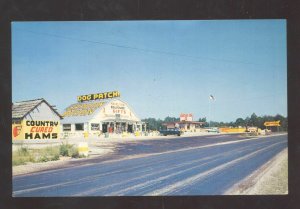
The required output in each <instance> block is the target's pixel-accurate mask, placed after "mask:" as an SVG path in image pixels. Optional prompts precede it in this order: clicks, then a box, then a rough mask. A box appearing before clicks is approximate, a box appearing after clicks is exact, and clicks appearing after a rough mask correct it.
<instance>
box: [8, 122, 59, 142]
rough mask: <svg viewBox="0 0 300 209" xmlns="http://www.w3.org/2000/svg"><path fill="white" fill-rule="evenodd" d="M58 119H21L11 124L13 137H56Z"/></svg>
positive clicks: (57, 134)
mask: <svg viewBox="0 0 300 209" xmlns="http://www.w3.org/2000/svg"><path fill="white" fill-rule="evenodd" d="M59 127H60V122H59V121H44V120H42V121H34V120H23V121H21V123H20V124H13V125H12V138H13V139H21V140H22V139H58V138H59Z"/></svg>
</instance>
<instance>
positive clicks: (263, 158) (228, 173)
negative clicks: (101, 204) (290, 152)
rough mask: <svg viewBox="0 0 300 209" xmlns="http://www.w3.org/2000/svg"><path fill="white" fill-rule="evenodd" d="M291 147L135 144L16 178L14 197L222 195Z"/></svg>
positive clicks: (195, 141) (186, 141)
mask: <svg viewBox="0 0 300 209" xmlns="http://www.w3.org/2000/svg"><path fill="white" fill-rule="evenodd" d="M122 144H123V145H124V143H122ZM286 147H287V134H283V135H274V136H264V137H253V138H241V137H239V136H237V135H215V136H205V137H204V136H195V137H174V138H171V139H165V138H163V137H162V139H155V140H151V141H150V140H149V141H141V142H139V141H136V142H135V143H128V144H126V145H124V146H120V148H119V151H118V152H117V153H115V154H114V155H111V156H108V157H106V158H98V159H92V160H90V161H89V160H85V161H84V162H85V163H84V164H82V163H81V164H78V165H75V166H72V167H68V168H64V169H54V170H48V171H43V172H38V173H33V174H27V175H20V176H15V177H13V196H14V197H57V196H153V195H159V196H168V195H176V196H178V195H221V194H223V193H224V192H225V191H226V190H227V189H229V188H230V187H232V186H233V185H234V184H235V183H237V182H238V181H240V180H242V179H243V178H245V177H246V176H248V175H249V174H251V173H252V172H254V171H255V170H257V169H258V168H259V167H260V166H261V165H263V164H264V163H266V162H267V161H268V160H270V159H271V158H272V157H274V156H275V155H276V154H277V153H279V152H280V151H282V150H283V149H284V148H286Z"/></svg>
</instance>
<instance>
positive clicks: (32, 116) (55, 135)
mask: <svg viewBox="0 0 300 209" xmlns="http://www.w3.org/2000/svg"><path fill="white" fill-rule="evenodd" d="M61 118H62V117H61V115H60V114H59V113H58V112H57V111H56V109H55V108H54V106H51V105H50V104H49V103H48V102H47V101H46V100H45V99H43V98H42V99H34V100H27V101H22V102H15V103H13V104H12V139H13V140H15V139H20V140H24V139H59V138H60V136H59V131H60V119H61Z"/></svg>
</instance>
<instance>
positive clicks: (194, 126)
mask: <svg viewBox="0 0 300 209" xmlns="http://www.w3.org/2000/svg"><path fill="white" fill-rule="evenodd" d="M204 124H205V123H204V122H198V121H193V114H191V113H189V114H184V113H182V114H180V121H174V122H167V123H163V124H162V125H163V126H166V128H167V129H170V128H178V129H180V130H181V131H183V132H201V131H204V128H203V125H204Z"/></svg>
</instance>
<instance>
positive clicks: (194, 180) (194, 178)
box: [145, 142, 285, 196]
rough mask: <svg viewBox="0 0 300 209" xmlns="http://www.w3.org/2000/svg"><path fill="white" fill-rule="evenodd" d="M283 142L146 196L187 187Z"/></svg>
mask: <svg viewBox="0 0 300 209" xmlns="http://www.w3.org/2000/svg"><path fill="white" fill-rule="evenodd" d="M281 143H285V142H277V143H275V144H273V145H270V146H268V147H265V148H262V149H259V150H257V151H255V152H253V153H250V154H248V155H245V156H243V157H240V158H237V159H235V160H232V161H230V162H227V163H225V164H222V165H219V166H217V167H215V168H212V169H210V170H207V171H205V172H203V173H199V174H197V175H194V176H192V177H189V178H187V179H184V180H182V181H179V182H176V183H175V184H172V185H170V186H167V187H165V188H163V189H158V190H154V191H152V192H150V193H147V194H145V196H154V195H155V196H156V195H165V194H168V193H170V192H172V191H175V190H177V189H179V188H182V187H186V186H188V185H191V184H193V183H194V182H197V181H199V180H201V179H203V178H205V177H207V176H210V175H213V174H214V173H216V172H218V171H220V170H223V169H226V168H228V167H230V166H233V165H234V164H237V163H238V162H240V161H243V160H246V159H249V158H250V157H252V156H254V155H256V154H258V153H260V152H262V151H264V150H266V149H269V148H271V147H274V146H276V145H277V144H281Z"/></svg>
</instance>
